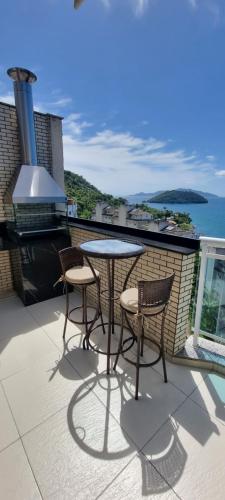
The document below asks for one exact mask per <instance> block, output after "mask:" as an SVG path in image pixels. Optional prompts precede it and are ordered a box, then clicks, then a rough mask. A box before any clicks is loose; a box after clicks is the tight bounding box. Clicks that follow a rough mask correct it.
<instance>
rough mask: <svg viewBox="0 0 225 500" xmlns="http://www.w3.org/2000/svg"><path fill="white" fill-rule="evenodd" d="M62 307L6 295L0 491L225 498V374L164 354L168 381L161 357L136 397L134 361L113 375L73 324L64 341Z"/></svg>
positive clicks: (21, 497) (22, 498) (23, 495)
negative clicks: (170, 360)
mask: <svg viewBox="0 0 225 500" xmlns="http://www.w3.org/2000/svg"><path fill="white" fill-rule="evenodd" d="M71 300H72V301H73V302H74V304H78V302H79V296H78V295H75V294H72V295H71ZM63 310H64V297H60V298H57V299H53V300H49V301H46V302H42V303H39V304H37V305H34V306H30V307H27V308H24V307H23V305H22V304H21V303H20V301H19V299H17V298H15V297H11V298H9V299H5V300H2V301H0V498H1V499H3V500H17V499H18V500H31V499H40V498H43V499H52V500H66V499H73V500H80V499H85V500H86V499H87V500H89V499H90V500H91V499H97V498H101V499H108V500H110V499H113V500H114V499H122V500H123V499H126V500H138V499H141V498H151V499H152V498H156V499H175V498H182V499H187V500H195V499H196V500H201V499H204V500H207V499H210V500H211V499H212V498H213V499H214V500H220V499H221V500H223V499H224V491H225V474H224V468H225V451H224V449H225V447H224V442H225V380H224V379H223V378H222V377H220V376H218V375H215V374H210V373H207V372H206V371H200V370H199V371H197V370H191V369H190V368H187V367H182V366H180V365H179V366H178V365H173V364H170V363H167V367H168V379H169V382H168V384H164V382H163V378H162V369H161V366H160V364H158V365H156V366H155V367H154V369H153V368H148V369H142V370H141V377H140V399H139V401H135V400H134V399H133V394H134V380H135V369H134V367H133V366H131V365H129V364H128V363H126V362H125V361H124V360H123V359H121V360H120V361H119V364H118V370H117V373H116V374H114V373H112V374H111V375H110V376H109V377H107V376H106V373H105V368H106V358H105V357H104V356H102V355H97V354H96V353H94V352H93V351H89V352H85V351H83V350H82V329H81V328H80V327H79V326H75V325H73V324H68V329H67V335H66V339H67V341H68V342H67V345H66V348H65V346H64V345H63V342H62V329H63V322H64V316H63ZM94 337H95V340H96V342H98V343H101V344H104V342H105V338H103V336H102V334H101V333H100V332H96V335H95V336H94ZM113 343H114V344H115V345H116V343H117V338H116V336H115V337H114V338H113ZM130 355H131V356H132V355H133V353H132V352H130ZM153 356H154V353H153V352H152V351H150V349H148V348H145V353H144V357H145V358H146V359H150V358H152V357H153Z"/></svg>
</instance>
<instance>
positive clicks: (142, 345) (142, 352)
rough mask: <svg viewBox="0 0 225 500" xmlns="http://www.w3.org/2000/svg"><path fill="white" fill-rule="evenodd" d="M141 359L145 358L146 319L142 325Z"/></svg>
mask: <svg viewBox="0 0 225 500" xmlns="http://www.w3.org/2000/svg"><path fill="white" fill-rule="evenodd" d="M140 354H141V357H143V354H144V318H143V324H142V335H141V352H140Z"/></svg>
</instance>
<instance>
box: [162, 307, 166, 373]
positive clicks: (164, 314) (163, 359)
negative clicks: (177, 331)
mask: <svg viewBox="0 0 225 500" xmlns="http://www.w3.org/2000/svg"><path fill="white" fill-rule="evenodd" d="M165 317H166V313H165V312H164V313H163V315H162V324H161V351H162V364H163V373H164V382H165V383H166V382H167V371H166V360H165V350H164V323H165Z"/></svg>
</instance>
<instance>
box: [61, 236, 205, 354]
mask: <svg viewBox="0 0 225 500" xmlns="http://www.w3.org/2000/svg"><path fill="white" fill-rule="evenodd" d="M70 232H71V240H72V245H78V244H80V243H82V242H83V241H87V240H91V239H101V238H104V235H102V234H99V233H97V232H96V233H95V232H93V231H91V232H90V231H88V230H84V229H80V228H77V227H76V228H75V227H71V229H70ZM107 238H108V236H107ZM133 260H134V259H123V260H117V261H115V262H116V264H115V288H116V289H118V290H120V291H122V289H123V284H124V281H125V278H126V275H127V273H128V270H129V269H130V266H131V264H132V262H133ZM194 262H195V253H193V254H191V255H183V254H181V253H178V252H173V251H169V250H168V251H167V250H164V249H161V248H155V247H154V248H153V247H147V252H146V253H145V254H144V255H143V256H142V257H141V258H140V260H139V262H138V264H137V266H136V267H135V269H134V271H133V273H132V275H131V277H130V280H129V283H128V286H129V287H130V286H131V287H132V286H136V283H137V281H138V280H140V279H157V278H163V277H165V276H168V275H169V274H171V273H173V272H175V280H174V285H173V289H172V293H171V300H170V304H169V307H168V312H167V317H166V321H165V348H166V351H167V353H168V354H169V355H170V356H172V355H174V354H176V353H177V352H178V351H179V350H180V349H182V347H183V346H184V344H185V339H186V336H187V328H188V325H189V308H190V300H191V290H192V281H193V272H194ZM93 264H94V266H95V268H96V269H97V270H98V271H99V272H100V274H101V286H102V288H103V289H104V288H107V275H106V263H105V261H104V260H101V259H93ZM88 289H89V299H90V300H91V301H92V302H93V303H94V302H95V299H96V294H95V287H94V286H90V287H88ZM102 307H103V310H104V311H107V303H106V300H105V299H104V296H103V297H102ZM115 316H116V319H117V320H118V321H119V320H120V307H119V305H118V303H117V304H116V306H115ZM159 331H160V317H159V316H158V317H155V318H152V319H151V320H148V321H147V323H146V332H147V335H150V332H151V334H153V335H154V336H155V337H156V338H158V339H159Z"/></svg>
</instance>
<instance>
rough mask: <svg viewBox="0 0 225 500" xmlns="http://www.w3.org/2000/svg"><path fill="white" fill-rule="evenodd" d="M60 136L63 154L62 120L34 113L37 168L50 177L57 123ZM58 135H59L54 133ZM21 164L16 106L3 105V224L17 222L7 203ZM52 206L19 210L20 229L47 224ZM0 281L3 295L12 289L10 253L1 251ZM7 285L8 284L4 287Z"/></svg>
mask: <svg viewBox="0 0 225 500" xmlns="http://www.w3.org/2000/svg"><path fill="white" fill-rule="evenodd" d="M58 122H60V124H59V125H58V136H57V137H55V142H56V143H57V148H58V149H60V150H61V151H62V136H61V135H60V130H61V119H60V118H58V117H56V116H52V115H49V114H43V113H37V112H35V113H34V123H35V134H36V146H37V160H38V165H42V166H44V167H45V168H46V169H47V170H48V172H49V173H50V174H52V173H53V165H52V162H53V160H54V153H55V151H54V149H55V147H54V145H53V143H52V123H54V124H55V123H56V124H58ZM55 135H56V134H55ZM21 163H22V160H21V152H20V142H19V132H18V124H17V117H16V108H15V106H12V105H9V104H5V103H1V102H0V221H5V220H14V213H13V210H12V205H10V204H7V203H5V202H4V197H5V193H6V191H7V189H8V188H9V186H10V185H11V183H12V181H13V179H14V177H15V174H16V172H18V169H19V168H20V165H21ZM61 169H62V170H63V163H62V164H61ZM52 208H53V207H52V205H51V204H45V205H22V206H18V208H17V220H18V222H19V225H20V227H24V226H28V225H31V226H32V227H35V225H40V223H41V224H45V223H48V220H49V216H48V215H47V216H46V215H42V214H43V213H45V214H46V213H48V212H51V211H52ZM31 211H32V213H37V214H39V215H38V217H32V218H30V216H29V215H30V213H31ZM3 253H4V259H5V260H4V262H6V260H7V259H8V263H9V264H8V265H7V266H2V265H1V262H2V261H1V259H2V255H3ZM0 265H1V280H0V294H1V291H2V290H3V291H4V290H5V289H7V290H8V289H9V288H10V287H11V288H12V278H11V271H10V256H9V252H0ZM9 275H10V279H9ZM4 283H5V284H4Z"/></svg>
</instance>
